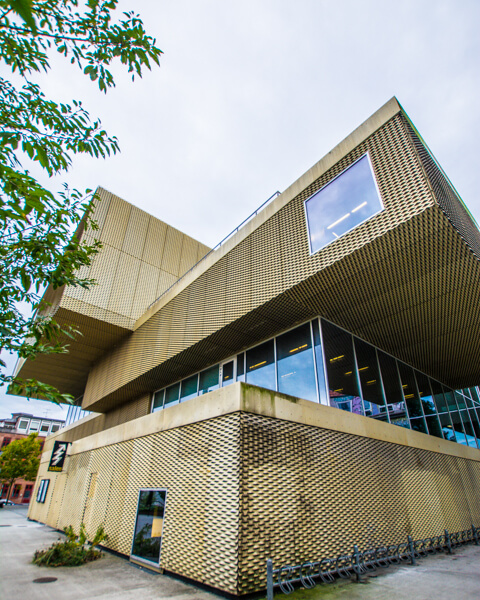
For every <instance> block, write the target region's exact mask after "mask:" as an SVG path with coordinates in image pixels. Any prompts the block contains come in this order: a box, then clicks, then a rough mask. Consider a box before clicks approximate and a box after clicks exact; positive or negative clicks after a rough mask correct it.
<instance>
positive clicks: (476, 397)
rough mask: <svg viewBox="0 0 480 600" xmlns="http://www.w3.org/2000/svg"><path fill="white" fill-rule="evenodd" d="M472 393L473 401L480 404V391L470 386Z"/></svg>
mask: <svg viewBox="0 0 480 600" xmlns="http://www.w3.org/2000/svg"><path fill="white" fill-rule="evenodd" d="M470 393H471V394H472V398H473V401H474V402H476V403H477V404H480V396H479V395H478V391H477V389H476V388H474V387H472V388H470Z"/></svg>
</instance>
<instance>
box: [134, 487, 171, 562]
mask: <svg viewBox="0 0 480 600" xmlns="http://www.w3.org/2000/svg"><path fill="white" fill-rule="evenodd" d="M166 494H167V492H166V491H165V490H162V491H160V490H148V491H141V492H140V495H139V500H138V511H137V520H136V523H135V533H134V537H133V546H132V554H133V555H134V556H138V557H139V558H143V559H144V560H148V561H150V562H153V563H155V564H158V563H159V562H160V546H161V541H162V530H163V517H164V513H165V500H166Z"/></svg>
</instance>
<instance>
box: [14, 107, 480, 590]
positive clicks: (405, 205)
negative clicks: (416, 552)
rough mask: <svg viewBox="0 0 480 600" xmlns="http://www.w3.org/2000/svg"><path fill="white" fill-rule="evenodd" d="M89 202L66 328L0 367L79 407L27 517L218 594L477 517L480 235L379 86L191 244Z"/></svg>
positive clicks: (113, 202)
mask: <svg viewBox="0 0 480 600" xmlns="http://www.w3.org/2000/svg"><path fill="white" fill-rule="evenodd" d="M99 196H100V200H99V201H97V202H96V204H95V209H94V218H95V220H96V221H97V223H98V226H99V230H98V232H97V233H96V234H95V235H96V236H97V237H98V238H99V239H100V240H102V242H103V249H102V251H101V253H100V254H99V255H98V256H97V257H96V258H95V259H94V261H93V263H92V265H91V267H90V269H89V270H86V272H85V275H86V276H89V277H93V278H95V279H96V280H97V282H98V284H97V285H96V286H95V287H94V288H92V289H91V290H83V289H70V288H65V289H60V290H56V291H54V290H50V289H48V290H47V292H46V296H47V299H48V301H49V302H50V303H51V305H52V308H51V310H53V311H54V312H55V314H56V318H57V319H58V320H59V321H60V322H64V323H74V324H75V325H76V327H77V328H79V329H80V330H81V331H82V333H83V336H82V337H80V338H79V339H78V340H77V341H75V342H74V343H72V345H71V348H70V353H69V354H68V355H54V356H47V357H44V358H39V359H37V360H35V361H34V362H29V361H27V362H25V363H23V364H21V365H20V366H19V373H20V375H21V376H23V377H40V376H42V377H43V379H44V380H45V378H47V381H48V383H50V384H53V385H56V386H58V387H59V388H60V389H61V390H62V391H64V392H69V393H71V394H73V395H75V397H77V398H78V406H77V407H75V409H73V410H74V411H76V412H77V413H78V412H80V411H90V414H88V415H87V416H83V418H82V419H80V420H78V421H75V422H73V423H71V424H70V425H68V426H67V427H66V428H65V429H63V430H62V431H60V432H58V433H57V434H55V435H53V436H51V437H50V438H49V439H48V440H47V443H46V445H45V452H44V455H43V459H42V464H41V468H40V472H39V477H38V480H37V484H36V486H37V487H36V490H35V493H36V501H35V502H33V503H32V504H31V506H30V510H29V516H30V518H32V519H36V520H38V521H41V522H45V523H48V524H49V525H51V526H53V527H58V528H62V527H64V526H66V525H70V524H71V525H73V526H74V527H75V528H78V527H79V525H80V523H82V522H83V523H85V525H86V528H87V531H88V532H89V533H90V534H91V535H93V533H94V532H95V530H96V528H97V527H98V526H99V525H100V524H103V525H104V527H105V530H106V532H107V534H108V542H107V544H108V546H109V547H110V548H112V549H113V550H116V551H117V552H120V553H122V554H124V555H126V556H128V557H130V559H131V560H132V561H134V562H138V563H141V564H143V565H146V566H148V567H149V568H151V569H154V570H165V571H167V572H171V573H175V574H178V575H181V576H184V577H188V578H190V579H192V580H195V581H198V582H202V583H204V584H207V585H209V586H212V587H213V588H216V589H219V590H222V591H224V592H228V593H231V594H234V595H244V594H248V593H251V592H256V591H259V590H260V589H262V588H263V587H265V561H266V559H267V558H271V559H272V560H273V563H274V566H281V565H282V564H298V563H301V562H303V561H307V560H318V559H320V558H322V557H325V556H335V555H336V554H338V553H340V552H344V551H345V549H346V548H347V549H350V548H351V547H353V544H358V545H359V546H360V547H367V546H370V545H382V544H391V543H398V542H401V541H404V540H405V539H406V536H407V535H409V534H411V535H412V536H414V537H426V536H427V535H438V534H440V533H443V531H444V529H448V530H449V531H459V530H463V529H467V528H469V527H471V524H472V523H473V524H475V525H476V526H480V498H479V491H480V452H479V449H478V447H479V440H480V397H479V391H478V387H476V386H478V385H479V383H480V359H479V357H480V285H479V284H480V233H479V229H478V226H477V225H476V223H475V221H474V219H473V218H472V216H471V215H470V213H469V211H468V209H467V208H466V207H465V205H464V204H463V202H462V200H461V199H460V198H459V196H458V194H457V192H456V191H455V189H454V187H453V186H452V184H451V183H450V181H449V180H448V178H447V177H446V175H445V174H444V173H443V171H442V169H441V168H440V166H439V165H438V163H437V161H436V160H435V158H434V157H433V156H432V154H431V152H430V151H429V149H428V147H427V146H426V145H425V143H424V141H423V140H422V138H421V137H420V135H419V133H418V132H417V131H416V129H415V127H414V126H413V124H412V123H411V121H410V119H409V118H408V116H407V115H406V113H405V112H404V111H403V109H402V108H401V106H400V105H399V104H398V102H397V100H396V99H392V100H390V101H389V102H388V103H387V104H385V105H384V106H383V107H382V108H381V109H380V110H379V111H377V112H376V113H375V114H374V115H373V116H372V117H370V118H369V119H368V120H367V121H365V122H364V123H363V124H362V125H360V127H358V128H357V129H356V130H355V131H354V132H353V133H351V134H350V135H349V136H348V137H347V138H346V139H345V140H343V141H342V142H341V143H340V144H339V145H338V146H337V147H336V148H334V149H333V150H332V151H331V152H329V153H328V154H327V155H326V156H325V157H324V158H322V159H321V160H320V161H319V162H318V163H317V164H315V165H314V166H313V167H312V168H311V169H310V170H309V171H307V173H305V174H304V175H303V176H302V177H300V178H299V179H298V180H297V181H296V182H295V183H293V184H292V185H291V186H290V187H289V188H288V189H287V190H285V191H284V192H283V193H281V194H279V195H278V196H276V197H274V198H273V199H271V201H270V202H268V203H267V204H266V205H265V206H264V207H263V208H262V210H260V211H258V212H257V213H256V214H255V215H254V216H253V217H252V218H251V219H249V220H247V222H246V223H245V224H243V226H242V227H240V228H238V229H237V230H236V231H235V232H234V233H233V234H232V235H231V236H228V238H226V239H225V240H224V242H222V243H221V244H220V245H219V246H217V247H216V248H215V249H213V250H211V251H209V249H208V248H206V247H205V246H203V245H202V244H200V243H199V242H196V241H195V240H193V239H192V238H189V237H188V236H186V235H184V234H182V233H181V232H179V231H177V230H175V229H173V228H172V227H169V226H168V225H166V224H165V223H163V222H161V221H159V220H157V219H155V218H153V217H151V216H149V215H147V214H146V213H144V212H143V211H141V210H139V209H137V208H135V207H134V206H132V205H130V204H128V203H127V202H125V201H123V200H121V199H120V198H117V197H116V196H114V195H112V194H110V193H109V192H107V191H105V190H99ZM77 235H80V236H83V237H86V238H88V239H91V235H92V234H91V233H90V232H85V231H83V229H80V230H79V231H78V232H77ZM65 442H68V443H69V447H68V456H67V458H66V460H65V464H64V467H63V470H62V471H61V472H52V471H49V470H48V468H49V465H50V462H51V460H52V456H54V455H55V452H57V451H58V448H59V446H58V444H59V443H65ZM54 443H55V444H56V445H55V448H54Z"/></svg>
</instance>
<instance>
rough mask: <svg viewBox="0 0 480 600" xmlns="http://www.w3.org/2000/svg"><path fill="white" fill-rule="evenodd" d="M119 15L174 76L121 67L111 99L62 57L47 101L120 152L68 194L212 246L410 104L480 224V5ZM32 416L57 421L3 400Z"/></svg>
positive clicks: (352, 1) (75, 180)
mask: <svg viewBox="0 0 480 600" xmlns="http://www.w3.org/2000/svg"><path fill="white" fill-rule="evenodd" d="M121 6H122V9H123V10H133V9H134V10H135V11H138V12H139V13H140V15H141V17H142V18H143V21H144V23H145V26H146V28H147V31H148V32H149V34H150V35H152V36H154V37H156V38H157V45H158V46H159V47H160V48H161V49H162V50H163V51H164V55H163V57H162V59H161V68H159V69H158V68H156V69H155V70H154V71H152V72H151V73H146V74H145V76H144V77H143V79H141V80H138V81H137V80H136V81H135V83H133V84H132V83H131V81H130V79H129V77H128V76H127V75H125V74H123V73H121V71H120V70H119V69H115V71H114V72H115V73H118V74H119V75H118V77H117V88H116V89H114V90H113V91H110V92H109V93H108V94H107V95H103V94H101V93H100V92H98V91H97V88H96V87H95V84H92V83H90V81H89V80H88V79H87V78H86V77H82V76H81V75H80V73H79V72H78V71H76V70H75V69H74V68H72V67H70V64H69V63H68V62H65V61H63V62H62V59H61V58H60V57H58V58H57V57H56V58H55V62H54V63H52V64H54V67H55V69H54V71H52V72H50V74H49V75H48V77H44V78H43V79H42V85H43V87H44V89H45V91H46V93H47V94H49V95H50V96H51V97H53V98H55V99H59V100H62V101H69V100H71V99H81V100H83V101H84V105H85V107H86V108H87V109H88V110H89V111H90V112H91V114H92V115H95V116H98V117H100V118H101V120H102V123H103V125H104V127H105V128H106V129H107V131H108V132H109V133H111V134H115V135H117V137H118V138H119V143H120V147H121V151H122V152H121V154H120V155H119V156H117V157H114V158H110V159H108V160H105V161H104V160H100V161H95V160H92V159H86V158H81V159H77V160H75V162H74V164H73V167H72V169H71V171H70V172H69V173H68V174H67V175H65V176H64V177H62V179H61V181H68V182H69V184H70V185H72V186H76V187H78V188H81V189H84V188H86V187H91V188H95V187H96V186H97V185H101V186H102V187H105V188H106V189H108V190H110V191H112V192H114V193H115V194H117V195H118V196H120V197H122V198H124V199H125V200H127V201H129V202H131V203H133V204H135V205H136V206H139V207H140V208H142V209H143V210H145V211H147V212H149V213H151V214H153V215H155V216H156V217H158V218H159V219H162V220H164V221H166V222H167V223H169V224H170V225H173V226H174V227H177V228H178V229H180V230H181V231H184V232H185V233H188V234H189V235H191V236H193V237H195V238H197V239H199V240H200V241H202V242H203V243H205V244H208V245H210V246H214V245H215V244H216V243H217V242H218V241H220V239H222V238H223V237H224V236H226V235H227V234H228V233H229V232H230V231H231V230H232V229H234V228H235V227H236V226H237V225H238V224H239V223H240V222H241V221H242V220H243V219H245V218H246V217H247V216H248V215H249V214H250V213H251V212H252V211H254V210H255V209H256V208H257V207H258V206H259V205H260V204H262V202H264V201H265V200H266V199H267V198H268V197H269V196H270V195H271V194H272V193H273V192H275V191H276V190H279V191H282V190H284V189H285V188H287V187H288V186H289V185H290V184H291V183H292V182H293V181H295V180H296V179H297V178H298V177H299V176H300V175H302V174H303V173H304V172H305V171H306V170H307V169H309V168H310V167H311V166H312V165H313V164H314V163H316V162H317V161H318V160H319V159H320V158H322V156H323V155H325V154H326V153H327V152H328V151H329V150H331V149H332V148H333V147H334V146H335V145H336V144H337V143H338V142H340V141H341V140H342V139H343V138H344V137H345V136H347V135H348V134H349V133H350V132H351V131H352V130H353V129H354V128H355V127H357V126H358V125H359V124H360V123H362V122H363V121H364V120H365V119H366V118H368V117H369V116H370V115H371V114H372V113H373V112H375V111H376V110H377V109H378V108H379V107H380V106H382V105H383V104H384V103H385V102H386V101H387V100H389V99H390V98H391V97H392V96H396V97H397V98H398V100H399V102H400V103H401V104H402V106H403V108H404V109H405V110H406V112H407V113H408V115H409V116H410V118H411V119H412V121H413V123H414V124H415V125H416V127H417V129H418V130H419V132H420V133H421V135H422V136H423V138H424V139H425V141H426V143H427V144H428V145H429V147H430V149H431V150H432V152H433V153H434V155H435V156H436V158H437V159H438V161H439V162H440V164H441V165H442V167H443V169H444V170H445V172H446V173H447V175H448V176H449V178H450V179H451V181H452V183H453V184H454V186H455V187H456V189H457V190H458V192H459V194H460V195H461V196H462V198H463V200H464V201H465V203H466V204H467V206H468V207H469V209H470V210H471V212H472V214H473V215H474V217H475V218H476V219H477V221H480V195H479V193H478V180H477V176H478V172H477V169H478V167H479V164H480V144H479V142H478V140H479V139H480V111H479V97H480V89H479V88H480V73H479V70H480V69H479V61H480V35H479V33H478V32H479V28H480V2H478V0H455V1H454V0H402V2H393V1H390V0H364V1H362V2H358V0H298V1H297V2H291V1H286V0H242V2H237V3H233V2H225V0H200V1H198V0H197V1H193V0H136V1H135V2H132V1H131V0H129V1H127V0H124V1H122V3H121ZM55 185H56V186H57V184H55ZM57 187H58V186H57ZM19 410H24V411H26V412H35V414H41V415H43V414H44V413H45V411H46V410H48V412H49V416H54V415H55V416H58V413H57V412H56V409H55V407H52V406H51V405H47V404H46V403H43V402H42V403H34V402H30V403H27V402H26V401H23V400H20V401H18V402H17V401H16V399H15V398H13V397H11V396H10V397H5V396H4V394H2V392H1V391H0V418H1V417H5V416H8V415H9V414H10V412H12V411H19ZM62 414H63V415H65V414H66V411H65V410H64V411H63V413H62V412H60V416H61V415H62Z"/></svg>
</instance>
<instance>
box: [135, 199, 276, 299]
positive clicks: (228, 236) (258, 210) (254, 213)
mask: <svg viewBox="0 0 480 600" xmlns="http://www.w3.org/2000/svg"><path fill="white" fill-rule="evenodd" d="M277 196H280V192H279V191H278V190H277V191H276V192H274V193H273V194H272V195H271V196H270V198H267V200H265V202H264V203H263V204H261V205H260V206H259V207H258V208H257V209H256V210H255V211H254V212H253V213H252V214H251V215H249V216H248V217H247V218H246V219H245V220H243V221H242V222H241V223H240V225H238V227H235V229H234V230H233V231H231V232H230V233H229V234H228V235H227V236H225V237H224V238H223V240H221V241H220V242H218V244H217V245H216V246H215V247H214V248H212V249H211V250H209V251H208V252H207V253H206V254H205V256H203V257H202V258H201V259H200V260H199V261H198V262H196V263H195V264H194V265H193V267H190V269H188V271H185V273H184V274H183V275H182V276H181V277H179V278H178V279H177V280H176V281H175V282H174V283H172V285H171V286H170V287H169V288H167V289H166V290H165V291H164V292H162V293H161V294H160V296H158V298H156V299H155V300H154V301H153V302H152V303H151V304H150V305H149V306H148V308H147V310H148V309H149V308H151V307H152V306H153V305H154V304H155V303H156V302H158V301H159V300H160V298H162V296H165V294H167V293H168V292H169V291H170V290H171V289H172V288H174V287H175V286H176V285H177V284H178V283H179V282H180V281H182V279H183V278H184V277H186V276H187V275H188V274H189V273H190V271H193V269H195V267H196V266H197V265H199V264H200V263H201V262H203V261H204V260H205V259H206V258H207V256H210V254H212V252H215V250H218V249H219V248H220V247H221V246H222V245H223V244H224V243H225V242H226V241H227V240H229V239H230V238H231V237H232V236H234V235H235V234H236V233H237V232H238V231H240V229H241V228H242V227H244V226H245V225H246V224H247V223H248V222H249V221H251V220H252V219H253V218H254V217H256V216H257V215H258V213H259V212H260V211H261V210H262V208H265V206H266V205H267V204H269V203H270V202H271V201H272V200H273V199H274V198H277Z"/></svg>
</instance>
